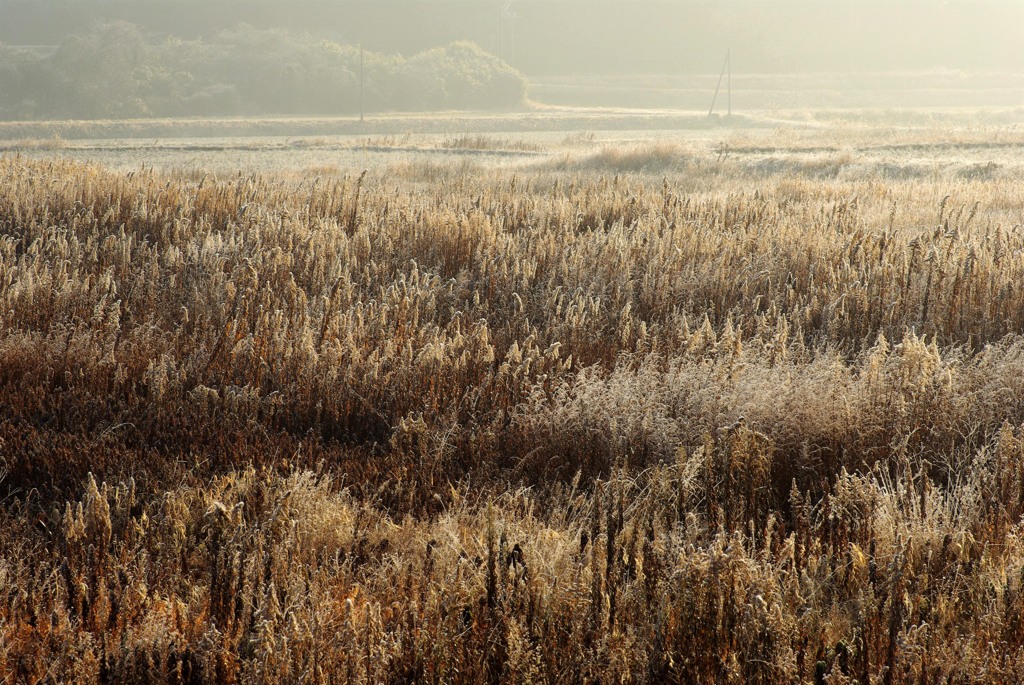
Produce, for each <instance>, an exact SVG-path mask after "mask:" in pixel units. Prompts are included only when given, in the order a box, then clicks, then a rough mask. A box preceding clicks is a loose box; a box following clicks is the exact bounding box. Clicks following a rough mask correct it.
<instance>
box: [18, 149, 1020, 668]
mask: <svg viewBox="0 0 1024 685" xmlns="http://www.w3.org/2000/svg"><path fill="white" fill-rule="evenodd" d="M470 143H471V144H473V145H477V146H479V144H480V143H479V142H478V141H477V142H474V141H469V143H467V144H470ZM659 149H661V150H663V152H664V154H660V153H659V155H656V156H655V158H654V160H655V161H656V162H657V163H658V168H657V173H661V172H663V171H665V170H666V169H668V168H671V169H673V170H674V171H678V173H680V174H683V175H685V174H689V173H697V172H698V171H703V172H704V173H714V170H713V168H706V167H705V168H702V169H696V170H695V169H692V168H686V169H682V170H679V169H677V168H676V167H675V166H674V165H675V163H676V162H675V161H673V160H675V152H674V148H671V147H668V146H666V147H663V148H659ZM648 152H649V151H648ZM609 154H610V153H609ZM609 154H606V155H605V157H606V158H607V159H606V160H605V161H606V162H607V161H608V160H611V162H609V163H614V164H618V165H624V166H623V172H625V171H628V170H633V169H636V170H641V171H642V170H643V169H647V168H648V165H649V164H650V163H651V162H650V156H649V155H648V154H647V153H645V152H643V151H641V154H640V157H644V158H645V159H644V160H642V161H637V159H636V157H637V155H636V154H634V153H632V152H624V153H621V154H619V155H617V156H614V157H612V156H609ZM666 155H667V157H666ZM663 158H664V159H669V160H670V161H668V162H664V161H659V160H663ZM602 164H603V163H602ZM666 165H668V166H666ZM599 167H600V168H599ZM604 171H605V170H604V169H603V167H602V166H601V165H598V166H595V167H594V169H593V171H592V172H589V173H588V172H587V171H586V170H584V171H582V172H580V174H579V175H577V176H576V177H574V178H559V177H558V176H557V175H556V174H555V173H554V172H552V171H551V170H541V171H538V172H536V173H535V174H533V175H531V174H523V175H521V176H519V175H516V176H513V175H511V174H509V173H503V172H493V173H492V172H486V173H484V172H483V171H481V170H480V169H479V168H477V167H474V168H473V170H472V172H470V171H468V170H465V169H463V170H460V169H457V168H450V169H447V170H445V169H441V168H438V169H433V170H432V173H436V176H435V177H432V178H431V179H430V180H431V182H433V183H434V185H433V186H432V187H424V186H423V185H422V184H421V183H407V182H406V181H404V180H401V176H399V177H398V178H399V180H398V181H397V187H396V177H395V176H388V175H385V176H381V177H374V176H372V175H366V174H364V175H360V176H347V177H346V176H338V175H331V176H329V177H323V178H312V177H309V178H290V177H284V176H282V177H261V176H259V175H241V174H239V175H236V176H233V177H230V178H221V179H215V178H212V177H203V176H198V177H186V176H171V175H168V176H163V175H160V174H157V173H154V172H150V171H143V172H138V173H133V174H128V175H127V176H125V175H116V174H113V173H111V172H108V171H105V170H103V169H101V168H97V167H91V166H86V165H80V164H75V163H69V162H59V161H55V162H38V161H30V160H27V159H25V158H22V157H14V158H10V157H9V158H5V159H3V160H2V161H0V178H2V183H0V331H2V333H0V407H2V412H0V415H2V417H3V418H2V419H0V503H2V507H0V531H2V532H0V682H28V683H41V682H146V683H165V682H166V683H200V682H218V683H231V682H245V683H253V682H295V681H300V680H301V681H304V682H324V683H326V682H573V683H574V682H598V681H602V682H609V681H625V682H652V683H653V682H680V683H691V682H718V683H748V682H753V683H791V682H814V683H825V682H829V683H854V682H859V683H862V684H867V683H937V682H963V683H968V682H986V683H991V682H1005V683H1011V682H1018V681H1019V680H1020V679H1021V677H1022V675H1024V673H1022V672H1024V620H1022V615H1024V595H1022V592H1024V587H1022V586H1021V582H1022V578H1024V534H1022V532H1021V527H1020V521H1021V516H1022V514H1024V471H1022V468H1021V464H1024V435H1022V429H1021V427H1020V426H1021V424H1022V423H1024V338H1021V336H1020V331H1022V330H1024V300H1022V299H1021V297H1020V294H1019V292H1018V290H1019V288H1020V283H1022V282H1024V280H1022V277H1024V273H1022V272H1024V261H1022V259H1021V255H1022V254H1024V234H1022V233H1021V230H1020V222H1021V217H1022V207H1021V202H1020V197H1021V196H1022V195H1021V190H1022V189H1021V186H1020V182H1019V181H1015V180H1013V179H1011V178H1004V177H998V176H984V175H982V176H977V177H976V176H972V177H970V178H962V179H958V180H955V181H949V180H939V179H936V180H932V181H928V180H924V179H916V180H912V181H911V180H906V181H894V182H891V183H884V184H883V183H880V182H877V181H870V180H865V181H842V180H839V179H837V178H835V177H834V176H831V175H828V174H825V175H823V176H820V177H816V178H813V179H811V178H808V177H805V176H799V175H792V174H783V175H780V176H779V177H777V178H772V179H769V180H766V181H765V182H764V183H763V184H761V185H760V186H758V187H757V188H756V189H747V188H749V184H747V183H742V184H741V183H735V182H732V183H730V182H729V181H728V179H727V178H723V179H722V183H721V184H720V187H719V188H718V189H716V190H715V191H713V192H704V193H688V192H685V191H684V190H683V189H682V186H681V185H680V184H679V183H677V180H676V179H674V178H673V177H671V176H670V177H669V178H668V179H666V180H662V179H661V178H660V177H652V176H650V175H646V176H645V175H643V174H640V175H629V176H612V177H609V176H602V175H601V174H602V173H604ZM417 180H419V181H423V180H424V179H417Z"/></svg>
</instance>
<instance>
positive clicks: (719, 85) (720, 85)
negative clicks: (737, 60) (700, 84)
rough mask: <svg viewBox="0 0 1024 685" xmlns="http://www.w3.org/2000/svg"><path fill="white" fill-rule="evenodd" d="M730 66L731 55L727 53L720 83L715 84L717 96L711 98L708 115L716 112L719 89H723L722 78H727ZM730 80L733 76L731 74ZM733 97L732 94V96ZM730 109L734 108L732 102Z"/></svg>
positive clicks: (719, 76) (720, 75)
mask: <svg viewBox="0 0 1024 685" xmlns="http://www.w3.org/2000/svg"><path fill="white" fill-rule="evenodd" d="M728 67H729V56H728V54H726V57H725V64H723V65H722V73H720V74H719V75H718V85H717V86H715V96H714V97H713V98H711V108H710V109H709V110H708V117H710V116H711V115H712V114H714V113H715V103H716V102H717V101H718V91H720V90H721V89H722V79H723V78H725V70H726V69H727V68H728ZM729 78H730V80H731V79H732V76H731V75H730V77H729ZM730 98H731V96H730ZM729 108H730V111H731V110H732V103H731V102H730V103H729Z"/></svg>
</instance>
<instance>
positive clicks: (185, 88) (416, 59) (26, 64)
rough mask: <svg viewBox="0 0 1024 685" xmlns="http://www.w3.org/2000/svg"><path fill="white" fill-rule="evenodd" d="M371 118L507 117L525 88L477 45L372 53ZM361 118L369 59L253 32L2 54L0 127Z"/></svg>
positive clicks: (123, 32) (100, 30) (113, 30)
mask: <svg viewBox="0 0 1024 685" xmlns="http://www.w3.org/2000/svg"><path fill="white" fill-rule="evenodd" d="M362 59H363V74H364V86H363V95H362V97H363V100H364V105H365V107H366V109H367V111H385V110H392V111H402V110H409V111H411V110H437V109H504V108H512V107H516V106H518V105H520V104H522V102H523V101H524V98H525V96H526V82H525V79H524V78H523V77H522V76H521V75H520V74H519V73H518V72H516V71H515V70H514V69H512V68H511V67H509V66H508V65H506V64H505V63H503V62H502V61H501V60H500V59H498V58H497V57H495V56H494V55H491V54H489V53H487V52H485V51H484V50H482V49H481V48H479V47H478V46H477V45H475V44H473V43H469V42H464V41H460V42H454V43H451V44H449V45H447V46H445V47H439V48H434V49H430V50H427V51H425V52H421V53H418V54H415V55H411V56H408V57H403V56H399V55H386V54H380V53H375V52H366V53H364V55H363V58H362ZM359 108H360V54H359V48H358V47H356V46H351V45H341V44H338V43H335V42H331V41H327V40H315V39H313V38H311V37H310V36H308V35H306V34H303V33H298V32H291V31H286V30H280V29H271V30H261V29H256V28H253V27H251V26H248V25H244V24H243V25H239V26H236V27H235V28H232V29H229V30H225V31H222V32H220V33H217V34H216V35H215V36H213V37H212V38H209V39H206V40H203V39H196V40H182V39H179V38H174V37H170V38H164V39H162V40H160V41H158V42H154V41H152V40H149V39H148V37H147V35H146V34H145V33H144V32H143V30H142V29H140V28H139V27H137V26H135V25H133V24H129V23H125V22H114V23H105V24H98V25H96V26H94V27H93V28H92V29H90V30H88V31H85V32H81V33H77V34H74V35H72V36H70V37H69V38H68V39H67V40H65V41H64V42H63V43H62V44H61V45H60V46H59V47H58V48H57V49H56V51H54V52H52V53H43V54H40V53H38V52H32V51H28V50H24V49H20V48H12V47H4V46H2V45H0V117H3V118H6V119H37V118H89V119H94V118H112V117H146V116H233V115H256V114H311V115H325V114H350V113H354V112H358V111H359Z"/></svg>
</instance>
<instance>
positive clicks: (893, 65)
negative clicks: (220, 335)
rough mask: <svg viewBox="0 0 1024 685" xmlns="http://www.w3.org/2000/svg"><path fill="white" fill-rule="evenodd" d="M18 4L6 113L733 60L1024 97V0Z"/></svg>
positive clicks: (439, 91) (779, 78) (297, 108)
mask: <svg viewBox="0 0 1024 685" xmlns="http://www.w3.org/2000/svg"><path fill="white" fill-rule="evenodd" d="M0 13H2V14H3V16H4V21H3V22H2V23H0V117H3V118H6V119H40V118H41V119H53V118H88V119H93V118H102V117H111V116H113V117H135V116H226V115H230V116H240V115H241V116H255V115H268V114H270V115H281V114H289V115H300V114H306V115H309V114H321V115H324V114H330V115H352V114H358V113H359V112H360V111H361V110H362V111H363V112H364V113H365V112H367V111H369V112H383V111H403V110H447V109H504V110H507V109H516V108H522V107H530V106H535V105H537V104H556V105H565V106H576V105H586V106H618V107H658V108H668V109H684V110H706V109H708V108H710V105H711V102H712V99H713V94H714V92H715V89H716V86H717V84H718V80H719V77H720V75H722V74H723V67H728V69H725V70H724V72H725V76H726V81H725V83H724V84H723V85H724V86H726V87H727V89H728V86H731V87H732V95H733V100H732V103H733V104H734V105H735V106H736V108H737V109H747V110H749V109H758V110H763V109H775V110H777V109H800V108H812V109H814V108H829V107H886V108H891V107H944V106H945V107H949V106H960V107H971V106H974V107H977V106H1002V107H1019V106H1021V102H1022V101H1024V82H1022V78H1024V77H1022V76H1021V74H1022V73H1024V53H1022V51H1021V50H1020V49H1019V45H1020V44H1021V43H1022V41H1024V4H1022V3H1019V2H1011V1H1009V0H943V1H940V0H900V1H897V2H892V1H886V2H880V1H878V0H728V1H726V2H707V1H699V0H677V1H675V2H673V1H671V0H587V1H586V2H582V1H580V0H501V1H485V0H416V1H413V0H388V1H384V2H372V3H369V2H355V1H345V0H337V1H333V2H332V1H328V0H299V1H297V2H292V1H288V2H285V1H284V0H278V1H273V0H262V1H260V2H256V1H250V0H230V1H229V0H212V1H204V2H197V1H196V0H74V1H72V0H49V1H46V2H24V1H22V0H0ZM360 50H362V62H361V61H360ZM727 55H728V56H729V60H728V64H726V57H727ZM727 97H728V93H724V94H723V102H721V103H720V104H722V105H724V106H726V107H727V103H725V102H724V100H725V99H727Z"/></svg>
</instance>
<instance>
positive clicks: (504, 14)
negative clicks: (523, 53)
mask: <svg viewBox="0 0 1024 685" xmlns="http://www.w3.org/2000/svg"><path fill="white" fill-rule="evenodd" d="M500 7H501V9H500V10H499V11H498V57H499V58H500V59H501V61H502V62H504V61H505V20H506V19H509V20H511V21H514V20H515V19H516V13H515V12H512V11H511V10H510V8H511V7H512V0H505V2H504V3H503V4H501V5H500ZM512 26H513V39H512V41H511V49H512V52H513V54H514V53H515V34H514V31H515V25H514V24H513V25H512Z"/></svg>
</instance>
